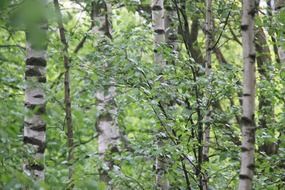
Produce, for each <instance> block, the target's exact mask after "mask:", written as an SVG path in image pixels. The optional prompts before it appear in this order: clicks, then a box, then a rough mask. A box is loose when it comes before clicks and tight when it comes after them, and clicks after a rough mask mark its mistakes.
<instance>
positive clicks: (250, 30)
mask: <svg viewBox="0 0 285 190" xmlns="http://www.w3.org/2000/svg"><path fill="white" fill-rule="evenodd" d="M255 12H256V4H255V1H248V0H243V14H242V25H241V29H242V44H243V62H244V73H243V75H244V81H243V103H242V109H243V113H242V115H243V116H242V121H241V128H242V145H241V146H242V147H241V168H240V181H239V190H251V189H252V180H253V175H254V150H255V145H254V144H255V129H256V128H255V121H254V112H255V82H256V81H255V80H256V78H255V57H256V53H255V43H254V16H255Z"/></svg>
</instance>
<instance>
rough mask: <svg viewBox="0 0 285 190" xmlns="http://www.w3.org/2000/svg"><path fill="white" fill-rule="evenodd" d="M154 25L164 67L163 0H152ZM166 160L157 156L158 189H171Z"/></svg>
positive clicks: (156, 48)
mask: <svg viewBox="0 0 285 190" xmlns="http://www.w3.org/2000/svg"><path fill="white" fill-rule="evenodd" d="M151 10H152V26H153V31H154V63H155V64H157V65H159V67H163V66H164V65H165V60H164V58H163V52H162V50H161V49H162V45H163V43H165V17H164V16H165V15H164V14H165V11H164V1H163V0H152V5H151ZM163 144H164V143H163V139H162V137H157V146H158V147H162V146H163ZM166 164H167V163H166V161H165V158H164V156H163V155H159V156H157V157H156V161H155V173H156V189H160V190H167V189H169V182H168V179H167V177H166V172H167V171H166Z"/></svg>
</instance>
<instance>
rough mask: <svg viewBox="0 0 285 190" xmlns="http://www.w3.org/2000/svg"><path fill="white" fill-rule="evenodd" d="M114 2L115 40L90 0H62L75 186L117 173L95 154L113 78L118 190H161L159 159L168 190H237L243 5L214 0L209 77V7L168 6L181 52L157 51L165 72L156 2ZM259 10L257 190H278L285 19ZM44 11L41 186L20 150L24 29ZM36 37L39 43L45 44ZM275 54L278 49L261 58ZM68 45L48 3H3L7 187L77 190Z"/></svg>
mask: <svg viewBox="0 0 285 190" xmlns="http://www.w3.org/2000/svg"><path fill="white" fill-rule="evenodd" d="M47 2H48V1H47ZM109 3H110V4H112V39H110V38H107V37H106V36H105V37H102V36H101V35H99V34H98V33H96V32H94V31H93V30H92V26H91V18H90V15H91V11H92V6H91V4H92V0H62V1H60V5H61V6H60V8H61V13H62V15H63V23H64V27H65V35H66V38H67V41H68V44H69V46H68V50H69V60H70V83H71V87H70V88H71V100H72V101H71V102H72V104H71V106H72V116H73V133H74V137H73V140H74V145H73V148H74V156H73V160H72V167H73V177H72V185H74V187H73V188H74V189H105V188H106V184H104V183H103V182H102V181H100V180H99V172H98V171H99V170H100V168H103V169H104V167H108V166H106V165H104V161H103V160H102V159H100V155H99V154H98V141H97V137H98V135H99V132H98V130H97V128H96V122H97V119H98V116H99V115H100V113H99V111H98V109H97V108H96V105H97V103H98V102H97V101H96V96H95V94H96V92H97V91H98V90H103V91H104V89H105V87H106V86H108V85H109V83H108V81H109V79H110V77H113V78H114V80H115V86H116V97H115V101H116V106H117V109H118V113H117V116H116V117H117V118H118V126H119V130H120V136H121V137H120V144H119V150H118V151H116V152H110V153H109V154H108V155H107V157H108V159H111V160H112V162H113V163H114V165H113V168H112V170H111V171H110V172H109V176H110V177H111V179H112V180H111V183H112V185H113V189H117V190H124V189H145V190H148V189H154V188H155V176H156V173H155V170H154V165H155V158H156V157H158V156H162V157H164V158H165V159H164V160H166V162H167V163H166V165H167V174H166V176H167V179H168V180H169V184H170V187H171V188H170V189H189V184H188V183H190V187H191V188H192V189H199V188H200V184H199V180H200V176H203V175H207V176H208V178H209V182H208V183H209V184H208V186H209V189H221V190H222V189H236V187H237V186H238V182H239V169H240V145H241V130H240V121H241V113H242V110H241V104H242V100H241V98H242V83H243V61H242V46H241V43H242V41H241V31H240V25H241V10H242V4H241V2H240V1H238V0H231V1H227V0H217V1H213V7H212V10H213V20H214V29H213V32H212V35H213V36H212V39H213V42H212V45H213V47H212V49H211V53H212V58H213V59H212V67H211V70H212V71H211V74H210V75H209V76H208V75H205V64H204V57H205V54H206V48H205V33H206V32H207V31H205V25H204V24H205V3H204V1H200V0H191V1H190V0H189V1H186V3H185V5H186V6H185V7H183V1H179V0H174V1H169V3H170V4H173V6H174V7H175V5H177V7H176V9H177V10H178V12H179V14H178V17H177V18H176V19H175V20H174V27H176V28H177V31H178V40H177V41H178V48H177V49H176V50H173V48H172V47H171V46H169V44H167V43H163V44H162V45H161V46H160V47H159V48H158V50H157V51H159V52H162V53H163V57H164V59H165V60H166V62H167V63H166V64H165V65H163V66H162V65H159V64H156V63H154V61H153V60H154V59H153V57H154V51H153V49H154V45H153V44H154V43H153V29H152V23H151V8H150V4H151V2H150V1H149V0H144V1H136V0H123V1H117V0H112V1H109ZM257 12H258V13H256V18H255V28H256V30H255V33H256V42H255V43H256V50H257V69H256V70H257V79H256V83H257V87H256V89H257V90H256V113H255V121H256V127H257V129H256V144H255V147H256V150H255V175H254V179H253V182H254V189H257V190H262V189H268V190H278V189H280V190H281V189H284V188H285V164H284V163H285V146H284V145H285V137H284V125H285V115H284V113H285V112H284V107H285V105H284V104H285V99H284V85H285V83H284V82H283V80H284V76H285V73H284V60H283V62H282V59H281V60H280V57H279V55H278V53H277V52H276V48H277V49H278V48H279V49H280V48H282V47H283V48H285V47H284V43H283V42H284V39H285V37H284V32H285V31H284V30H285V29H284V24H285V11H284V10H283V9H280V11H272V9H271V8H270V7H268V6H267V4H266V2H264V1H261V3H260V6H259V7H258V11H257ZM43 13H44V14H45V13H46V14H45V15H47V17H46V18H47V20H48V39H47V40H48V50H47V52H48V61H47V83H46V85H45V92H46V101H47V105H46V114H45V118H44V119H45V121H46V123H47V130H46V134H47V140H46V150H45V180H44V181H40V182H38V181H34V180H32V179H31V178H29V177H28V176H26V175H25V174H24V173H23V171H22V165H23V158H25V157H27V156H28V155H29V154H31V152H28V151H27V148H26V147H25V146H23V145H24V143H23V120H24V115H25V111H26V110H25V109H24V89H25V80H24V78H25V76H24V74H25V57H26V45H25V43H26V37H25V30H27V26H29V24H30V23H33V22H35V21H36V20H37V19H35V18H38V17H39V15H42V14H43ZM95 23H96V22H95ZM260 31H262V33H263V34H264V38H262V39H263V40H262V39H261V38H259V37H260V36H259V34H258V33H259V32H260ZM35 33H36V32H35ZM35 35H36V34H35ZM258 36H259V37H258ZM37 40H42V39H41V36H38V38H37ZM82 41H83V43H82V44H81V43H80V42H82ZM258 46H259V47H258ZM266 47H268V50H269V52H268V51H267V52H266V51H264V49H266ZM77 48H78V50H76V49H77ZM62 49H63V45H62V42H61V40H60V38H59V33H58V25H57V16H56V14H55V10H54V5H53V2H48V3H47V5H44V7H43V5H42V2H41V1H39V0H37V1H32V0H1V1H0V102H1V103H0V141H1V143H0V161H1V164H0V189H25V188H27V189H66V188H70V184H71V182H70V179H69V178H68V168H69V167H70V162H69V161H67V154H68V150H69V148H70V147H68V144H67V133H66V130H67V127H66V118H65V114H66V113H65V104H64V72H65V67H64V64H63V62H64V60H63V53H62ZM106 63H108V64H109V66H108V67H105V66H104V65H105V64H106ZM106 109H108V107H107V108H106ZM205 126H210V127H211V133H210V151H209V155H208V157H209V158H208V160H206V161H205V160H203V162H201V160H200V158H199V157H200V156H201V155H200V153H199V151H200V150H201V148H202V147H203V145H204V143H203V137H202V136H201V135H203V132H204V129H205ZM158 138H161V139H163V142H164V143H163V145H160V146H158V145H157V143H156V141H157V139H158ZM199 160H200V161H199Z"/></svg>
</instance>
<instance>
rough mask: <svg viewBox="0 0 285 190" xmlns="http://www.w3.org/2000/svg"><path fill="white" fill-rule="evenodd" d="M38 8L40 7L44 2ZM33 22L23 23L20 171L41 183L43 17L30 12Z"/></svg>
mask: <svg viewBox="0 0 285 190" xmlns="http://www.w3.org/2000/svg"><path fill="white" fill-rule="evenodd" d="M40 3H41V4H40V5H39V6H40V7H41V6H44V2H40ZM31 14H32V15H35V17H36V18H37V19H35V20H33V21H30V23H27V26H26V27H27V29H26V39H27V48H26V49H27V57H26V70H25V83H26V85H25V108H26V110H27V113H26V114H25V119H24V143H25V144H27V153H28V154H29V156H30V157H29V158H28V160H27V161H26V163H25V164H24V172H25V173H26V174H28V175H29V176H32V178H34V179H36V180H44V177H45V175H44V151H45V144H46V122H45V120H44V115H45V113H46V98H45V83H46V65H47V52H46V51H47V29H48V25H47V21H46V18H45V15H44V14H41V15H38V14H37V13H35V11H34V12H32V13H31Z"/></svg>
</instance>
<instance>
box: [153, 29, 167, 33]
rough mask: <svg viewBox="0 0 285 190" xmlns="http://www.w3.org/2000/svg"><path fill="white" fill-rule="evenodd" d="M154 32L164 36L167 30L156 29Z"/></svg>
mask: <svg viewBox="0 0 285 190" xmlns="http://www.w3.org/2000/svg"><path fill="white" fill-rule="evenodd" d="M154 32H155V33H157V34H164V33H165V30H164V29H155V30H154Z"/></svg>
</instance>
